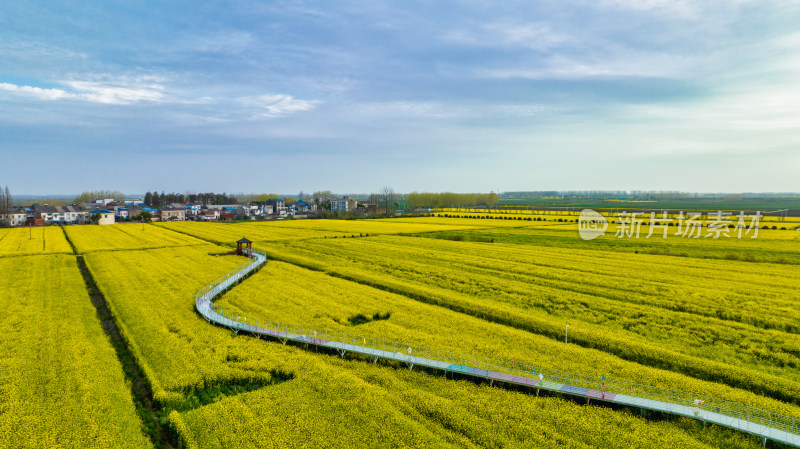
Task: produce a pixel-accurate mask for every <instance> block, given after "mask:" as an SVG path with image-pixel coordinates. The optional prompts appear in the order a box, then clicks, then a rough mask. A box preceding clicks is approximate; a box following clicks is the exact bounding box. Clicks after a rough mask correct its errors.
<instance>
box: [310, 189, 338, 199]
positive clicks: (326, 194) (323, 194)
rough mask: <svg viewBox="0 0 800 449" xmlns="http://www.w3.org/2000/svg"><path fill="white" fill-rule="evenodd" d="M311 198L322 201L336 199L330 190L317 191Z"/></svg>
mask: <svg viewBox="0 0 800 449" xmlns="http://www.w3.org/2000/svg"><path fill="white" fill-rule="evenodd" d="M312 196H313V197H314V198H321V199H323V200H332V199H334V198H335V197H336V195H334V194H333V193H332V192H331V191H330V190H318V191H316V192H314V194H313V195H312Z"/></svg>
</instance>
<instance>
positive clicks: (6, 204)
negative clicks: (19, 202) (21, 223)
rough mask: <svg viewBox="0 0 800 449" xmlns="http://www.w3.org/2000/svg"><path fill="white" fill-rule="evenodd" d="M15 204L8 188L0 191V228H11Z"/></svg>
mask: <svg viewBox="0 0 800 449" xmlns="http://www.w3.org/2000/svg"><path fill="white" fill-rule="evenodd" d="M13 204H14V202H13V201H12V199H11V191H9V190H8V186H6V187H5V189H0V226H11V206H13Z"/></svg>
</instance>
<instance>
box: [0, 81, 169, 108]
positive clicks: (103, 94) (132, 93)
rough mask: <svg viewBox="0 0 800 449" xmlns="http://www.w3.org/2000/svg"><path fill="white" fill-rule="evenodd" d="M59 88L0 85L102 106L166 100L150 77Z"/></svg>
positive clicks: (42, 96)
mask: <svg viewBox="0 0 800 449" xmlns="http://www.w3.org/2000/svg"><path fill="white" fill-rule="evenodd" d="M59 84H61V85H63V86H65V88H63V89H59V88H49V89H46V88H40V87H36V86H21V85H16V84H11V83H0V90H3V91H5V92H10V93H12V94H16V95H24V96H29V97H33V98H37V99H40V100H79V101H87V102H90V103H102V104H131V103H139V102H155V103H158V102H163V101H165V95H164V86H163V85H161V84H158V83H156V82H154V81H153V80H152V79H149V78H137V79H124V78H123V79H119V80H113V81H62V82H60V83H59Z"/></svg>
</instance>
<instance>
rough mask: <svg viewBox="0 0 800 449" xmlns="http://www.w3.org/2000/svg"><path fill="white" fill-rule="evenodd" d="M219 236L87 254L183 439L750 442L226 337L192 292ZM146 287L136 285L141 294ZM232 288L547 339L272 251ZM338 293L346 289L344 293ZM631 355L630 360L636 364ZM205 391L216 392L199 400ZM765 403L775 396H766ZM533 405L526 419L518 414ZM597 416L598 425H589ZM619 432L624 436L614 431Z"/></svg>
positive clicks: (275, 300) (208, 274) (289, 313)
mask: <svg viewBox="0 0 800 449" xmlns="http://www.w3.org/2000/svg"><path fill="white" fill-rule="evenodd" d="M351 240H357V239H351ZM217 249H218V248H217V247H180V248H179V247H175V248H167V249H164V248H162V249H156V250H144V251H115V252H95V253H91V254H88V255H87V256H86V257H87V263H88V265H89V267H90V269H91V271H92V273H93V275H94V277H95V279H96V280H97V282H98V284H99V286H100V289H101V290H102V291H103V293H104V294H105V297H106V299H107V301H108V302H109V304H110V307H111V308H112V310H113V312H114V314H115V316H116V317H117V320H118V323H119V325H120V329H121V331H122V332H123V333H124V335H125V336H126V338H127V339H128V341H129V342H130V344H131V346H132V347H133V348H135V349H134V353H135V354H136V357H137V359H138V361H139V363H140V364H142V365H143V366H144V367H145V370H144V371H145V373H146V374H147V376H148V378H149V379H150V380H151V382H152V384H153V385H154V386H155V388H156V398H157V399H158V400H159V401H160V403H161V405H162V407H163V408H164V409H165V410H167V411H169V421H170V423H171V425H172V426H173V427H174V428H175V429H177V432H178V434H179V435H180V438H181V440H182V441H184V442H186V444H188V445H190V446H191V445H197V447H252V445H258V446H261V447H285V446H292V445H294V444H300V443H299V442H302V444H303V445H308V446H325V445H327V444H330V442H331V441H335V443H334V445H335V446H341V447H354V446H361V445H366V446H373V447H398V446H413V447H420V446H425V447H487V446H488V447H501V446H502V447H526V446H529V445H530V444H531V443H537V444H551V443H552V442H554V441H555V442H558V444H561V445H564V446H569V447H596V446H598V445H599V446H603V447H631V446H633V447H660V446H663V445H664V444H669V445H671V446H676V447H687V448H688V447H752V445H753V440H752V439H749V438H747V437H744V436H742V435H738V434H735V433H732V432H729V431H725V430H722V429H715V430H714V431H713V432H714V433H703V432H702V431H700V429H701V426H699V425H697V424H696V423H692V422H683V421H677V422H674V423H649V422H647V421H644V420H641V419H640V418H638V417H634V416H632V415H630V414H627V413H617V412H614V411H612V410H609V409H603V408H594V407H589V408H587V407H582V406H579V405H576V404H574V403H571V402H569V401H565V400H563V399H558V398H537V397H535V396H533V395H530V394H522V393H519V392H514V391H507V390H503V389H497V388H488V387H487V386H485V385H484V386H481V385H476V384H474V383H473V382H470V381H467V380H458V381H453V380H447V379H444V378H442V377H438V376H431V375H430V374H426V373H422V372H417V371H408V370H407V369H397V368H396V367H392V366H385V365H383V364H378V365H373V364H371V363H366V361H364V360H352V359H344V360H343V359H341V358H340V357H339V356H338V355H330V354H328V355H326V354H322V353H317V352H314V351H306V350H304V349H303V348H302V347H294V346H283V345H280V344H279V343H277V342H266V341H263V340H258V339H255V338H250V337H247V336H242V335H239V336H237V335H235V334H234V333H232V332H231V331H229V330H226V329H223V328H219V327H215V326H212V325H210V324H209V323H207V322H206V321H205V320H203V319H202V318H201V317H200V316H198V315H197V314H196V313H195V312H194V310H193V307H194V292H196V291H197V290H198V289H199V288H200V287H202V286H203V285H205V283H207V282H208V281H209V280H210V279H213V278H214V277H217V276H219V275H221V274H224V273H226V272H227V271H229V270H230V269H231V268H232V267H235V266H237V265H238V264H240V263H241V262H242V260H243V259H242V258H239V257H235V256H224V257H215V256H210V255H209V253H213V252H215V251H216V250H217ZM239 289H245V290H242V291H241V292H238V290H239ZM144 291H146V292H147V294H142V293H140V292H144ZM279 291H283V293H278V292H279ZM234 293H236V294H237V296H231V300H230V303H235V302H236V301H239V300H240V299H241V300H243V301H244V300H246V301H247V302H245V303H242V304H241V309H242V310H248V311H251V312H258V313H264V314H265V315H267V316H265V317H266V318H268V317H273V318H292V321H305V320H309V321H310V322H315V321H314V320H315V319H318V318H314V315H321V316H326V317H333V318H319V321H316V322H317V323H319V324H320V325H321V326H334V323H336V320H337V319H338V320H339V321H340V322H343V323H347V320H346V319H347V317H349V316H350V314H351V313H360V312H364V313H369V312H370V311H372V310H373V309H376V310H387V309H386V307H390V308H392V309H395V308H397V309H398V311H397V312H395V313H396V314H395V313H393V314H392V316H391V317H390V318H389V319H388V320H383V321H381V322H380V323H378V322H376V323H370V324H368V325H366V326H372V325H373V324H377V325H379V326H385V327H374V328H373V332H376V333H385V334H388V335H387V336H392V337H395V336H396V337H399V338H405V337H407V338H409V340H410V339H412V338H414V339H416V340H418V341H422V340H427V339H429V338H431V337H432V336H433V338H438V337H435V335H436V334H437V333H438V332H444V331H445V330H446V328H444V327H439V328H435V327H434V328H431V329H423V328H420V327H413V326H412V324H411V323H413V322H414V321H419V313H423V314H424V313H428V312H430V313H433V314H435V315H434V316H436V317H438V316H439V315H442V314H444V315H442V316H443V317H445V318H443V319H442V320H441V321H442V322H446V321H447V319H448V317H449V318H451V319H453V320H455V323H456V324H453V325H454V326H456V325H458V324H463V325H466V324H468V323H471V324H469V326H470V329H479V328H480V327H481V326H488V327H486V328H485V329H484V330H483V332H488V333H496V334H497V335H506V336H507V337H508V338H512V339H513V338H515V336H516V337H520V338H523V340H525V341H531V343H530V344H532V345H548V344H552V342H549V341H548V339H547V338H543V337H536V336H532V335H525V333H524V332H521V331H517V330H515V329H506V328H504V327H503V326H499V325H491V324H487V323H485V322H483V321H482V320H479V319H476V318H473V317H469V316H465V315H464V316H462V315H459V314H456V313H454V312H450V311H447V310H439V308H436V307H432V306H425V307H426V308H423V310H417V309H416V307H419V306H420V305H419V304H417V303H416V302H415V301H413V300H409V299H408V298H405V297H403V296H401V295H396V294H391V293H387V292H383V291H381V290H378V289H374V288H371V287H368V286H363V285H359V284H358V283H353V282H350V281H345V280H341V279H334V278H330V277H329V276H327V275H325V274H323V273H318V272H312V271H308V270H306V269H302V268H299V267H296V266H292V265H289V264H283V263H280V262H274V263H273V262H271V263H270V264H269V265H268V267H267V268H265V269H264V271H262V272H259V273H257V274H256V275H255V276H253V277H251V278H249V279H247V280H246V281H244V282H243V283H242V284H240V285H238V286H237V287H234V289H232V290H231V291H230V292H229V294H230V295H233V294H234ZM346 297H351V298H355V300H350V301H351V302H349V303H348V302H346V301H345V300H344V299H343V298H346ZM331 298H339V299H331ZM290 300H291V301H292V303H291V304H290V303H287V301H290ZM225 301H228V300H227V299H226V300H225ZM312 304H316V305H315V306H313V307H311V305H312ZM403 308H406V309H407V310H405V311H403V310H402V309H403ZM304 309H305V311H304V312H303V313H300V314H297V313H296V312H298V311H302V310H304ZM436 314H438V315H436ZM403 315H405V317H403ZM395 323H396V324H395ZM342 326H345V327H347V326H352V325H350V324H342ZM364 329H366V328H364ZM451 330H452V328H451ZM477 332H481V331H480V330H477ZM509 332H510V334H508V333H509ZM438 340H439V341H438V343H441V344H442V346H443V347H447V345H448V344H449V345H451V347H454V348H462V349H470V348H471V349H475V350H478V349H480V347H481V346H482V344H481V343H478V344H476V345H474V346H463V345H460V344H458V343H456V342H453V341H448V339H442V338H438ZM487 342H489V340H484V343H487ZM527 344H528V343H526V345H527ZM492 345H494V346H490V347H483V348H482V350H483V351H490V350H491V349H492V348H501V347H502V346H504V345H503V344H502V343H500V342H498V341H495V342H494V343H492ZM556 346H557V345H556ZM572 350H577V351H583V352H586V353H589V352H597V351H592V350H589V349H583V348H580V347H574V348H572ZM506 351H507V353H508V354H519V355H520V356H521V357H523V356H524V355H523V354H524V353H525V352H526V351H524V350H523V349H522V348H516V349H515V348H510V349H506ZM508 351H510V352H508ZM598 354H599V355H600V356H602V357H608V356H604V355H603V354H601V353H598ZM578 358H580V356H579V357H578ZM618 363H623V364H624V362H619V361H618ZM628 365H629V366H630V367H631V369H632V371H631V372H633V368H634V365H633V364H628ZM651 371H653V372H655V371H654V370H651ZM664 375H666V376H668V377H669V376H673V377H674V376H675V375H674V374H671V373H668V372H665V373H664ZM215 391H226V392H227V393H225V394H218V395H217V396H214V398H215V399H213V400H211V401H208V400H207V399H204V398H208V396H209V395H212V394H214V393H213V392H215ZM763 405H765V406H770V405H775V404H773V403H772V402H770V401H769V400H766V402H765V403H764V404H763ZM565 414H567V415H568V416H569V418H566V417H565V416H564V415H565ZM534 415H535V416H536V417H537V419H536V420H525V419H523V417H525V416H534ZM566 423H569V429H570V430H569V431H565V430H564V428H563V426H565V425H566ZM597 426H604V429H606V430H605V431H604V432H600V433H598V432H593V431H592V429H593V428H596V427H597ZM575 429H579V431H575ZM619 432H626V434H629V435H630V436H631V438H632V440H631V439H626V440H621V439H619V438H616V437H615V436H614V435H615V434H617V433H619ZM365 438H366V440H365ZM715 441H717V442H723V441H725V442H727V443H726V444H725V445H719V444H718V443H716V442H715Z"/></svg>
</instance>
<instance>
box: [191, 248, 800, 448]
mask: <svg viewBox="0 0 800 449" xmlns="http://www.w3.org/2000/svg"><path fill="white" fill-rule="evenodd" d="M249 255H250V262H248V263H246V264H244V265H242V266H240V267H239V268H237V269H235V270H234V271H231V272H230V273H228V274H227V275H225V276H223V277H222V278H220V279H218V280H216V281H214V282H212V283H211V284H209V285H207V286H206V287H204V288H203V289H202V290H200V291H199V292H197V295H196V297H195V307H196V308H197V311H198V312H199V313H200V315H202V316H203V317H204V318H205V319H206V320H208V321H209V322H211V323H216V324H218V325H221V326H225V327H227V328H229V329H231V330H232V331H234V332H236V333H239V332H247V333H250V334H251V335H254V336H258V337H262V336H263V337H273V338H276V339H278V340H280V341H282V342H283V343H284V344H285V343H286V342H287V341H293V342H298V343H301V344H305V345H316V346H320V347H325V348H331V349H335V350H336V351H338V352H339V354H341V355H342V357H344V355H345V354H346V353H348V352H352V353H356V354H362V355H365V356H368V357H370V358H371V359H372V360H373V361H375V362H377V361H378V359H386V360H393V361H396V362H400V363H403V364H406V365H407V366H408V367H409V369H413V368H414V366H418V367H420V366H421V367H426V368H432V369H440V370H442V371H444V372H445V373H446V374H447V373H459V374H462V375H468V376H473V377H479V378H484V379H486V380H488V381H489V382H490V383H492V384H493V383H494V382H495V381H498V382H505V383H509V384H515V385H523V386H527V387H531V388H535V389H536V390H537V394H538V391H539V389H542V390H548V391H554V392H558V393H564V394H569V395H573V396H580V397H583V398H586V401H587V403H588V402H589V401H591V400H592V399H595V400H601V401H605V402H613V403H616V404H622V405H627V406H631V407H637V408H639V409H641V411H642V413H644V411H645V410H653V411H658V412H664V413H670V414H673V415H680V416H686V417H689V418H694V419H698V420H700V421H703V423H704V424H705V423H713V424H717V425H720V426H725V427H730V428H732V429H736V430H740V431H742V432H747V433H750V434H753V435H757V436H759V437H760V438H761V439H762V442H763V443H764V444H765V445H766V442H767V440H773V441H778V442H781V443H784V444H787V445H790V446H794V447H800V421H798V420H796V419H794V418H791V417H788V416H783V415H778V414H775V413H771V412H767V411H764V410H759V409H755V408H752V407H747V406H745V405H742V404H738V403H734V402H729V401H724V400H721V399H716V398H711V397H707V396H701V395H695V394H692V393H687V392H683V391H676V390H669V389H664V388H658V387H653V386H648V385H638V384H632V383H627V382H621V381H617V380H606V379H602V378H597V377H590V376H583V375H580V374H574V373H566V372H561V371H556V370H551V369H546V368H539V367H533V366H529V365H520V364H515V363H513V362H508V361H503V360H492V359H488V358H481V357H472V356H469V355H465V354H458V353H453V352H449V351H441V350H438V349H432V348H425V347H419V346H410V347H409V346H406V345H404V344H402V343H400V342H396V341H390V340H381V339H375V338H371V337H364V336H357V335H350V334H344V333H340V332H334V331H328V330H323V329H316V328H313V327H308V326H296V325H290V324H286V323H276V322H272V321H269V320H263V319H260V318H255V317H249V316H246V315H242V314H240V313H236V312H232V311H229V310H226V309H224V308H222V307H220V306H217V305H216V304H214V303H213V300H214V299H215V298H216V297H217V296H219V295H221V294H222V293H224V292H225V291H227V290H228V289H229V288H231V287H233V286H234V285H236V284H237V283H239V282H241V281H242V280H243V279H245V278H246V277H247V276H249V275H250V274H252V273H253V272H255V271H257V270H258V269H259V268H261V267H262V266H263V265H264V264H265V263H266V261H267V256H266V254H264V253H262V252H260V251H252V252H251V253H250V254H249Z"/></svg>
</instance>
